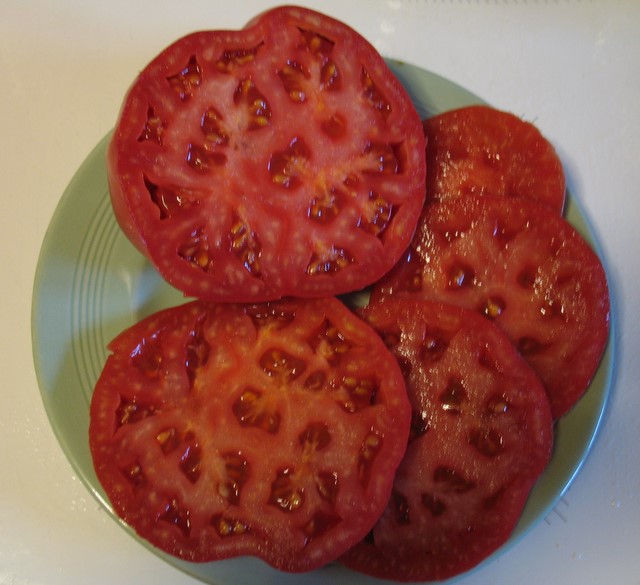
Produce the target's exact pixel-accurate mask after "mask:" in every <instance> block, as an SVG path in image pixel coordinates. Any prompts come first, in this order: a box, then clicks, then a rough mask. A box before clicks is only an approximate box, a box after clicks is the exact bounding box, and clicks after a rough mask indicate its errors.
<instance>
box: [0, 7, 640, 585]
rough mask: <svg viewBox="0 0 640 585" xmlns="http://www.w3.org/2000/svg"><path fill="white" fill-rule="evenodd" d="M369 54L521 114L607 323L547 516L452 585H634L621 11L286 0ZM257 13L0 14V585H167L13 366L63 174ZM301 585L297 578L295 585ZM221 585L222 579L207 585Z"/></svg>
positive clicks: (30, 383) (636, 519) (632, 199)
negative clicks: (573, 203)
mask: <svg viewBox="0 0 640 585" xmlns="http://www.w3.org/2000/svg"><path fill="white" fill-rule="evenodd" d="M302 4H305V5H307V4H308V5H310V6H314V7H316V8H318V9H321V10H323V11H325V12H327V13H329V14H332V15H334V16H336V17H338V18H340V19H342V20H344V21H345V22H347V23H349V24H350V25H352V26H353V27H354V28H356V29H357V30H358V31H360V32H361V33H362V34H363V35H364V36H365V37H367V38H368V39H369V40H370V41H372V42H373V44H374V45H375V46H376V47H377V48H378V49H379V50H380V52H382V53H383V54H385V55H387V56H390V57H395V58H399V59H402V60H405V61H408V62H410V63H412V64H415V65H418V66H421V67H423V68H425V69H428V70H430V71H433V72H436V73H439V74H441V75H443V76H445V77H447V78H449V79H451V80H452V81H455V82H456V83H458V84H460V85H462V86H464V87H466V88H468V89H470V90H471V91H473V92H474V93H476V94H478V95H480V96H481V97H483V98H484V99H485V100H487V101H489V102H490V103H492V104H493V105H495V106H496V107H499V108H502V109H507V110H510V111H513V112H514V113H518V114H520V115H524V116H526V117H527V118H528V119H534V120H535V122H536V124H537V125H538V127H539V128H540V129H541V130H542V132H543V133H544V134H545V135H546V136H547V137H548V138H549V139H550V140H551V141H552V142H553V143H554V144H555V146H556V148H557V149H558V152H559V153H560V155H561V157H562V158H563V161H564V163H565V165H566V169H567V174H568V177H569V182H570V186H571V188H572V191H573V193H574V195H575V197H576V198H577V199H579V200H580V202H581V204H582V205H583V206H584V208H585V209H586V211H587V213H588V215H589V217H590V219H591V221H592V225H593V228H594V230H595V232H596V234H597V236H598V237H599V238H600V241H601V243H602V245H603V248H604V253H605V261H606V263H607V267H608V270H609V277H610V286H611V293H612V300H613V309H614V313H615V316H616V318H617V319H618V322H619V328H618V339H617V341H618V344H617V346H618V355H617V356H616V363H617V368H616V377H615V383H614V387H613V389H612V392H611V397H610V401H609V405H608V408H607V410H606V414H605V417H604V422H603V425H602V427H601V431H600V434H599V435H598V438H597V441H596V443H595V445H594V447H593V449H592V451H591V453H590V455H589V457H588V458H587V460H586V462H585V464H584V466H583V467H582V469H581V471H580V473H579V475H578V476H577V478H576V479H575V481H574V482H573V484H572V486H571V487H570V489H569V490H568V491H567V492H566V494H565V495H564V497H563V498H562V500H561V501H559V502H558V505H557V507H556V508H555V509H554V510H553V511H552V512H551V513H550V514H549V515H548V516H547V517H546V518H544V519H542V520H541V521H540V522H539V523H538V524H537V525H536V526H535V528H534V529H533V530H532V531H531V532H529V533H528V535H527V536H526V537H525V538H524V539H522V540H521V541H520V542H519V543H518V544H517V545H516V546H515V547H514V548H512V549H510V550H509V551H508V552H507V553H506V554H504V555H502V556H501V557H500V558H499V559H498V560H496V561H495V562H492V563H491V564H490V565H488V566H487V567H486V568H483V569H482V570H481V571H480V572H477V573H474V574H473V575H471V576H469V577H467V578H464V579H462V580H461V581H459V582H460V583H461V584H464V585H468V584H476V583H482V584H499V585H515V584H523V585H525V584H531V585H534V584H535V585H539V584H542V583H545V584H547V585H553V584H565V583H580V584H583V585H588V584H603V583H609V582H611V583H616V584H619V585H637V584H640V457H639V455H638V453H639V451H640V449H639V448H638V442H639V440H640V388H639V380H640V357H639V356H640V262H639V261H638V259H637V253H638V250H640V228H639V226H640V223H639V218H640V32H639V31H640V2H637V1H635V0H627V1H623V0H619V1H610V2H606V1H600V2H599V1H596V0H593V1H589V0H583V1H579V0H575V1H573V0H546V1H545V0H387V1H380V0H379V1H372V0H366V1H365V0H361V1H349V0H340V1H327V2H320V1H316V2H302ZM269 6H270V3H268V2H260V1H246V0H245V1H242V2H224V3H223V2H217V1H215V0H180V1H179V2H178V1H177V0H172V1H165V0H142V1H138V0H105V1H104V2H90V1H89V2H87V1H86V0H2V2H1V3H0V170H1V173H0V185H1V187H2V195H1V196H2V204H1V205H0V241H1V245H0V255H1V258H2V284H3V288H4V298H3V302H2V303H0V311H1V318H0V326H1V330H2V333H1V334H0V336H1V337H0V338H1V340H2V341H1V342H2V345H1V346H0V360H1V362H0V364H1V368H0V372H1V375H2V382H1V384H0V385H1V387H2V388H1V402H0V583H1V584H2V585H9V584H12V585H13V584H15V585H28V584H46V585H55V584H63V585H68V584H69V583H79V584H81V583H91V584H92V585H102V584H105V585H106V584H108V585H113V584H114V583H120V584H125V583H126V584H136V585H145V584H150V585H151V584H153V585H163V584H172V585H182V584H185V585H186V584H190V583H196V581H194V580H193V579H192V578H190V577H188V576H187V575H185V574H183V573H181V572H179V571H177V570H176V569H174V568H172V567H171V566H169V565H167V564H166V563H165V562H164V561H161V560H160V559H159V558H158V557H156V556H155V555H154V554H152V553H151V552H149V551H148V550H147V549H146V548H144V547H143V546H141V545H140V544H139V543H138V542H137V541H135V540H133V539H132V538H131V537H130V536H129V535H128V534H126V533H125V532H124V531H123V530H122V529H121V528H120V527H119V526H118V525H117V524H116V523H115V522H113V520H112V519H111V518H110V517H109V515H108V514H107V513H106V512H105V511H104V510H103V509H102V508H101V506H100V504H99V503H98V502H97V500H96V499H95V498H94V497H93V496H92V494H91V493H90V492H89V491H88V490H87V489H86V487H85V486H84V484H83V483H82V482H81V481H80V480H79V479H78V478H77V477H76V476H75V474H74V472H73V469H72V467H71V465H70V464H69V462H68V461H67V459H66V458H65V455H64V453H63V452H62V449H61V448H60V446H59V444H58V443H57V441H56V438H55V436H54V434H53V432H52V430H51V426H50V424H49V421H48V418H47V415H46V412H45V410H44V407H43V403H42V400H41V396H40V392H39V389H38V384H37V381H36V376H35V371H34V366H33V359H32V352H31V332H30V331H31V328H30V311H31V291H32V287H33V278H34V272H35V269H36V264H37V259H38V254H39V251H40V246H41V244H42V240H43V237H44V234H45V230H46V229H47V225H48V223H49V221H50V219H51V216H52V213H53V211H54V209H55V207H56V205H57V203H58V201H59V198H60V196H61V194H62V192H63V191H64V189H65V187H66V186H67V184H68V182H69V181H70V179H71V178H72V176H73V174H74V173H75V171H76V169H77V168H78V166H79V165H80V164H81V163H82V161H83V160H84V159H85V157H86V156H87V154H88V153H89V152H90V150H91V149H92V148H93V147H94V146H95V144H96V143H97V142H98V141H99V140H100V139H101V138H102V137H103V136H104V135H105V133H106V132H107V131H109V130H110V129H111V127H112V125H113V123H114V121H115V118H116V114H117V112H118V109H119V107H120V103H121V99H122V97H123V95H124V92H125V90H126V88H127V87H128V85H129V84H130V83H131V81H132V80H133V78H134V76H135V74H136V73H137V71H138V70H139V69H140V68H141V67H142V66H144V65H145V64H146V63H147V62H148V61H149V60H150V59H151V58H152V57H153V56H155V54H156V53H157V52H158V51H159V50H161V49H162V48H163V47H164V46H165V45H167V44H168V43H170V42H171V41H173V40H175V39H176V38H178V37H179V36H181V35H183V34H185V33H187V32H191V31H193V30H196V29H202V28H240V27H242V26H243V24H244V23H245V22H246V21H247V20H248V19H249V18H250V17H251V16H253V15H254V14H255V13H257V12H259V11H261V10H263V9H265V8H268V7H269ZM301 582H302V581H301ZM225 585H226V584H225Z"/></svg>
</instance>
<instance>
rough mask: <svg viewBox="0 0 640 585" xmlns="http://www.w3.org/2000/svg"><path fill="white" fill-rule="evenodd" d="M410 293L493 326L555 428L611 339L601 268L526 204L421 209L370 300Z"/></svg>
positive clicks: (467, 203) (483, 199) (453, 203)
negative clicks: (533, 384)
mask: <svg viewBox="0 0 640 585" xmlns="http://www.w3.org/2000/svg"><path fill="white" fill-rule="evenodd" d="M407 291H409V292H418V291H419V292H420V294H422V295H423V296H425V297H427V298H431V299H434V300H440V301H442V302H449V303H452V304H456V305H459V306H463V307H466V308H469V309H474V310H476V311H478V312H479V313H481V314H483V315H484V316H485V317H486V318H488V319H490V320H492V321H494V322H495V323H496V324H497V325H498V326H499V327H500V328H501V329H503V330H504V331H505V332H506V333H507V334H508V335H509V337H510V338H511V340H512V342H513V343H514V344H515V345H516V347H517V348H518V350H519V351H520V353H521V354H522V355H523V356H524V357H525V359H526V360H527V361H528V362H529V364H530V365H531V366H532V367H533V369H534V370H535V371H536V373H537V374H538V375H539V376H540V377H541V379H542V381H543V384H544V386H545V388H546V390H547V393H548V396H549V400H550V402H551V410H552V412H553V415H554V417H556V418H559V417H561V416H563V415H564V414H566V413H567V412H568V411H569V410H570V409H571V408H572V407H573V405H574V404H575V403H576V402H577V400H578V399H579V398H580V397H581V396H582V394H583V393H584V392H585V390H586V389H587V387H588V385H589V383H590V381H591V378H592V377H593V375H594V373H595V371H596V369H597V367H598V364H599V363H600V359H601V357H602V354H603V352H604V349H605V347H606V343H607V339H608V335H609V292H608V286H607V280H606V274H605V271H604V268H603V266H602V263H601V262H600V259H599V258H598V256H597V255H596V254H595V252H594V251H593V250H592V249H591V247H590V246H589V244H588V243H587V242H586V241H585V240H584V238H583V237H582V236H581V235H580V234H579V233H578V232H577V231H576V230H575V229H574V228H573V227H572V226H571V225H570V224H569V223H568V222H567V221H566V220H565V219H564V218H562V217H561V216H559V215H557V214H556V213H555V212H553V211H551V210H550V209H549V208H548V207H546V206H545V205H542V204H540V203H537V202H535V201H531V200H526V199H504V198H499V197H489V196H471V195H469V196H467V197H465V198H455V199H450V200H447V201H443V202H432V203H429V204H427V205H425V208H424V212H423V216H422V219H421V222H420V225H419V227H418V229H417V230H416V233H415V235H414V239H413V241H412V243H411V245H410V247H409V249H408V251H407V252H406V253H405V256H404V258H403V260H401V261H400V262H399V263H398V265H397V266H396V267H395V268H394V269H393V270H392V271H391V272H390V273H389V274H388V275H387V276H385V278H383V279H382V281H381V282H379V283H378V284H377V285H376V286H375V287H374V291H373V296H374V297H378V296H381V295H388V294H398V293H400V294H402V293H403V292H407Z"/></svg>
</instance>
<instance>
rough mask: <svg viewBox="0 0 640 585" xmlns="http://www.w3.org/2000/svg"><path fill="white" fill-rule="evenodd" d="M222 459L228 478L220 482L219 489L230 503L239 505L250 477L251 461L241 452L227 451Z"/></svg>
mask: <svg viewBox="0 0 640 585" xmlns="http://www.w3.org/2000/svg"><path fill="white" fill-rule="evenodd" d="M222 459H223V460H224V467H225V472H226V478H225V479H224V481H222V482H221V483H220V487H219V488H218V491H219V494H220V495H221V496H222V497H223V498H225V499H226V500H227V502H229V504H232V505H237V504H239V503H240V494H241V492H242V488H243V486H244V484H245V483H246V482H247V480H248V479H249V462H248V461H247V459H246V458H245V457H243V456H242V455H241V454H240V453H225V454H224V455H222Z"/></svg>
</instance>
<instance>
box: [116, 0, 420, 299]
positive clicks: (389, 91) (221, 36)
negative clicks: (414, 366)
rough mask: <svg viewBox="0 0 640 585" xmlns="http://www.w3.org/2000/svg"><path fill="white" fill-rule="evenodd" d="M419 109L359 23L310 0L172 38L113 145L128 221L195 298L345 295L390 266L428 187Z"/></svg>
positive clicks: (145, 75) (131, 232) (140, 85)
mask: <svg viewBox="0 0 640 585" xmlns="http://www.w3.org/2000/svg"><path fill="white" fill-rule="evenodd" d="M424 148H425V141H424V134H423V130H422V126H421V121H420V119H419V116H418V114H417V112H416V111H415V108H414V107H413V104H412V102H411V100H410V98H409V96H408V94H407V93H406V91H405V90H404V88H403V87H402V86H401V84H400V83H399V82H398V81H397V79H396V78H395V77H394V76H393V74H392V73H391V71H390V70H389V68H388V67H387V65H386V64H385V63H384V60H383V59H382V57H381V56H380V55H379V54H378V53H377V52H376V51H375V49H374V48H373V47H372V46H371V45H370V44H369V43H368V42H367V41H366V40H365V39H363V38H362V37H361V36H360V35H359V34H357V33H356V32H355V31H353V30H352V29H350V28H349V27H347V26H346V25H344V24H342V23H340V22H338V21H336V20H333V19H331V18H329V17H327V16H324V15H322V14H318V13H316V12H313V11H309V10H306V9H302V8H294V7H283V8H277V9H274V10H271V11H268V12H266V13H264V14H262V15H260V16H259V17H258V18H256V19H254V20H253V21H252V22H251V23H250V24H249V25H248V26H247V27H246V28H245V29H243V30H240V31H207V32H200V33H194V34H191V35H189V36H187V37H184V38H182V39H180V40H178V41H177V42H175V43H174V44H172V45H171V46H170V47H168V48H167V49H165V50H164V51H163V52H162V53H161V54H160V55H158V57H156V58H155V59H154V60H153V61H152V62H151V63H150V64H149V65H148V66H147V67H146V68H145V69H144V70H143V71H142V72H141V73H140V75H139V77H138V78H137V79H136V81H135V83H134V84H133V85H132V87H131V89H130V90H129V93H128V95H127V97H126V99H125V101H124V104H123V107H122V110H121V113H120V116H119V119H118V122H117V125H116V128H115V131H114V134H113V138H112V140H111V142H110V145H109V149H108V157H107V158H108V161H107V163H108V179H109V189H110V194H111V199H112V203H113V208H114V211H115V214H116V217H117V219H118V221H119V223H120V225H121V226H122V228H123V230H124V232H125V233H126V234H127V235H128V236H129V238H130V239H131V241H132V242H133V243H134V244H136V246H137V247H138V248H139V249H140V250H141V251H142V252H143V253H144V254H145V255H146V256H147V257H148V258H149V259H150V260H151V261H152V263H153V264H154V265H155V266H156V268H157V269H158V270H159V272H160V273H161V274H162V275H163V276H164V277H165V278H166V279H167V280H168V281H169V282H170V283H171V284H172V285H173V286H175V287H176V288H178V289H179V290H181V291H183V292H184V293H185V294H186V295H188V296H194V297H197V298H200V299H204V300H213V301H233V302H257V301H266V300H274V299H278V298H281V297H284V296H298V297H317V296H331V295H336V294H341V293H345V292H349V291H353V290H357V289H360V288H363V287H364V286H366V285H368V284H370V283H372V282H374V281H375V280H377V279H378V278H379V277H381V276H382V275H383V274H384V273H385V272H386V271H387V270H389V269H390V268H391V266H392V265H393V264H394V263H395V262H396V261H397V260H398V258H399V257H400V255H401V254H402V251H403V250H404V249H405V248H406V246H407V244H408V243H409V240H410V238H411V234H412V233H413V231H414V229H415V225H416V222H417V219H418V216H419V214H420V210H421V207H422V203H423V201H424V198H425V173H426V171H425V165H426V162H425V159H424Z"/></svg>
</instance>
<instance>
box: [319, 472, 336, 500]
mask: <svg viewBox="0 0 640 585" xmlns="http://www.w3.org/2000/svg"><path fill="white" fill-rule="evenodd" d="M315 481H316V489H317V491H318V494H319V495H320V497H321V498H322V499H323V500H325V501H326V502H328V503H329V504H331V505H332V506H335V504H336V500H337V499H338V492H339V491H340V486H339V482H338V474H337V472H335V471H320V472H318V473H317V474H316V476H315Z"/></svg>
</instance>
